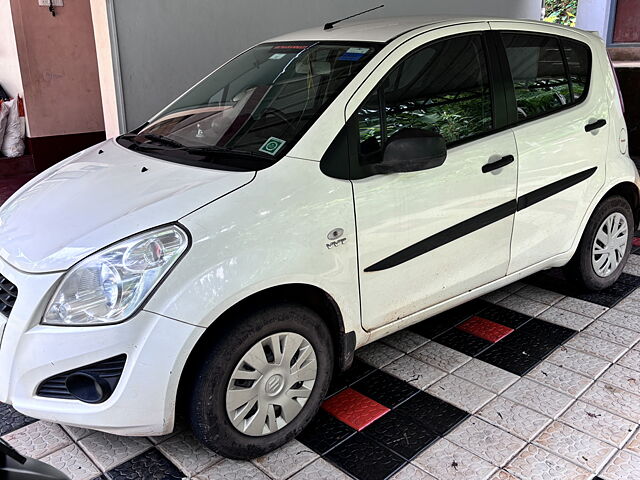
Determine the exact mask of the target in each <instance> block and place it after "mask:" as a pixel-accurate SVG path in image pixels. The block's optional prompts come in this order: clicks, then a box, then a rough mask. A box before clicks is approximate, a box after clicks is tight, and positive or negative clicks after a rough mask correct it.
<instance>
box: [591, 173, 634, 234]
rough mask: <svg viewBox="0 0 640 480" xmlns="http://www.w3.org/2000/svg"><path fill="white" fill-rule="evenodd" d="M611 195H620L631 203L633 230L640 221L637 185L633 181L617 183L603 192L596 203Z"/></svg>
mask: <svg viewBox="0 0 640 480" xmlns="http://www.w3.org/2000/svg"><path fill="white" fill-rule="evenodd" d="M613 195H620V196H621V197H622V198H624V199H625V200H627V201H628V202H629V205H631V211H632V212H633V223H634V225H633V229H634V231H635V229H636V228H637V227H638V223H639V222H640V192H639V191H638V187H637V185H636V184H635V183H633V182H622V183H618V184H616V185H614V186H613V187H612V188H610V189H609V190H608V191H607V193H605V194H604V196H603V197H602V199H601V200H600V202H598V204H600V203H602V202H603V201H604V200H605V199H607V198H609V197H611V196H613Z"/></svg>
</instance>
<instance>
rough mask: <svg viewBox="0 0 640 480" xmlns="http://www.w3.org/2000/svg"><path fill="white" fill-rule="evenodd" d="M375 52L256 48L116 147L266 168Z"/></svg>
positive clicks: (340, 47) (320, 46) (337, 46)
mask: <svg viewBox="0 0 640 480" xmlns="http://www.w3.org/2000/svg"><path fill="white" fill-rule="evenodd" d="M376 51H377V45H376V44H364V43H350V44H342V43H326V42H302V43H295V44H294V43H268V44H261V45H258V46H256V47H254V48H252V49H250V50H248V51H246V52H244V53H242V54H241V55H239V56H237V57H236V58H234V59H233V60H231V61H229V62H228V63H226V64H225V65H223V66H222V67H220V68H219V69H218V70H216V71H214V72H213V73H212V74H210V75H209V76H207V77H206V78H205V79H204V80H202V81H201V82H200V83H198V84H197V85H196V86H195V87H193V88H192V89H191V90H188V91H187V92H186V93H185V94H184V95H182V96H181V97H179V98H178V99H177V100H176V101H174V102H173V103H172V104H170V105H169V106H168V107H167V108H165V109H164V110H162V111H161V112H160V113H159V114H157V115H156V116H155V117H153V118H152V119H151V120H150V121H149V122H148V123H147V124H145V125H144V126H143V127H142V128H141V129H139V130H138V131H136V132H135V133H131V134H126V135H123V136H121V137H120V138H119V140H118V141H119V142H120V143H121V144H122V145H124V146H126V147H128V148H131V149H133V150H138V151H140V152H142V153H145V154H147V155H152V156H157V157H160V158H164V159H168V160H173V161H178V162H182V163H189V164H196V165H199V166H206V167H211V168H224V169H230V170H256V169H260V168H265V167H267V166H269V165H272V164H273V163H275V162H276V161H277V160H278V159H280V158H282V156H284V155H285V153H286V152H287V151H288V150H289V149H290V148H291V147H292V146H293V145H294V144H295V142H296V141H297V140H298V139H299V138H300V137H301V136H302V135H303V134H304V132H305V131H306V130H307V129H308V128H309V127H310V126H311V124H312V123H313V122H314V121H315V120H316V119H317V118H318V116H319V115H320V114H321V113H322V112H323V111H324V109H325V108H326V107H327V105H329V103H330V102H331V101H332V100H333V99H334V98H335V97H336V95H337V94H338V93H339V92H340V91H341V90H342V89H343V88H344V87H345V86H346V84H347V83H348V82H349V81H350V80H351V79H352V78H353V77H354V76H355V75H356V74H357V73H358V72H359V71H360V70H361V69H362V67H363V66H364V65H365V64H366V63H367V61H368V60H369V59H370V58H371V57H372V56H373V55H374V54H375V53H376Z"/></svg>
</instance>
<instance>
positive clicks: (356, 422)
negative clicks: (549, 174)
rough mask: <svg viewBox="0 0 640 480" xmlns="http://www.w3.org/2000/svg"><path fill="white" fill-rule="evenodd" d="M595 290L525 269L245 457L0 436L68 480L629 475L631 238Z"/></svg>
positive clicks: (400, 342)
mask: <svg viewBox="0 0 640 480" xmlns="http://www.w3.org/2000/svg"><path fill="white" fill-rule="evenodd" d="M637 243H638V245H639V246H637V247H635V250H636V252H634V255H632V258H631V260H630V262H629V265H628V266H627V268H626V269H625V274H624V275H623V276H622V278H621V279H620V281H619V282H618V283H617V284H616V285H614V286H613V287H611V288H610V289H608V290H607V291H604V292H599V293H584V292H579V291H576V290H574V289H572V288H571V287H570V283H568V282H567V281H566V280H565V279H563V278H562V277H561V275H560V274H559V273H558V272H555V271H552V272H547V273H544V274H539V275H537V276H535V277H532V278H528V279H526V280H525V281H524V282H518V283H517V284H514V285H510V286H508V287H505V288H504V289H502V290H500V291H498V292H493V293H491V294H489V295H487V296H485V297H484V298H483V299H481V300H476V301H472V302H469V303H467V304H465V305H463V306H461V307H458V308H456V309H454V310H452V311H450V312H446V313H444V314H441V315H439V316H437V317H435V318H432V319H430V320H428V321H425V322H422V323H420V324H417V325H415V326H413V327H410V328H409V329H408V330H405V331H402V332H399V333H397V334H395V335H393V336H391V337H387V338H385V339H383V340H381V341H379V342H376V343H375V344H372V345H369V346H367V347H365V348H363V349H361V350H359V351H358V352H357V357H358V358H357V360H356V362H355V364H354V366H353V368H352V369H351V370H349V371H348V372H346V373H344V374H342V375H341V376H340V377H339V378H337V379H335V381H334V384H333V386H332V388H331V392H330V396H329V398H328V399H327V400H326V402H325V403H324V404H323V408H322V409H321V411H320V413H319V414H318V415H317V417H316V418H315V420H314V421H313V423H312V424H311V425H310V426H309V428H308V429H307V430H305V431H304V432H303V434H302V435H301V436H300V437H299V438H298V439H297V440H295V441H293V442H291V443H289V444H288V445H286V446H284V447H282V448H281V449H279V450H277V451H275V452H273V453H271V454H269V455H266V456H264V457H262V458H258V459H255V460H253V461H251V462H238V461H233V460H228V459H223V458H221V457H219V456H217V455H215V454H214V453H212V452H210V451H209V450H207V449H206V448H204V447H202V446H201V445H200V444H198V442H197V441H196V440H195V438H194V437H193V436H192V435H191V433H190V432H189V431H188V429H186V428H185V427H184V426H179V427H177V429H176V431H175V432H174V433H173V434H171V435H167V436H164V437H161V438H125V437H117V436H113V435H107V434H104V433H99V432H92V431H89V430H84V429H78V428H71V427H66V426H59V425H54V424H50V423H47V422H42V421H36V420H34V419H30V418H26V417H24V416H22V415H20V414H19V413H17V412H15V411H14V410H13V409H12V408H10V407H9V406H7V405H2V404H0V436H2V438H4V439H5V440H7V441H8V442H9V443H11V444H12V445H14V446H15V447H16V448H17V449H18V450H19V451H20V452H22V453H23V454H25V455H28V456H32V457H36V458H39V459H41V460H43V461H45V462H47V463H50V464H52V465H54V466H56V467H57V468H59V469H61V470H62V471H64V472H65V473H67V474H68V475H69V476H70V477H71V478H72V479H74V480H79V479H87V480H89V479H93V478H105V479H111V480H120V479H181V478H185V477H186V478H194V479H201V480H205V479H227V478H228V479H246V478H256V479H287V478H292V479H296V480H301V479H347V478H358V479H367V480H369V479H371V480H375V479H385V478H392V479H431V480H433V479H439V480H449V479H465V480H466V479H468V480H483V479H491V480H499V479H500V480H514V479H520V480H530V479H531V480H535V479H562V480H580V479H594V478H596V479H605V480H632V479H638V478H640V429H639V425H640V308H637V307H640V289H638V287H639V286H640V241H638V242H637Z"/></svg>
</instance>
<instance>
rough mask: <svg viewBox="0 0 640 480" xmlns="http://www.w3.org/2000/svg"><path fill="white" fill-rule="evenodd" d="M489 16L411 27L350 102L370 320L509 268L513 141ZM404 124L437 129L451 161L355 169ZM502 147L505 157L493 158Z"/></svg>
mask: <svg viewBox="0 0 640 480" xmlns="http://www.w3.org/2000/svg"><path fill="white" fill-rule="evenodd" d="M487 27H488V25H487V24H486V23H483V24H469V25H463V26H458V27H453V28H450V29H442V30H440V31H438V32H435V34H434V33H429V34H426V35H424V36H422V37H421V38H416V39H414V40H413V41H412V43H411V44H412V48H411V49H406V50H405V54H404V56H403V57H400V58H399V59H398V57H399V56H400V55H397V56H396V57H395V59H394V58H393V56H390V58H389V59H388V61H386V62H384V63H382V64H381V66H380V67H379V70H378V72H377V73H378V79H379V80H376V82H377V84H375V85H372V86H370V87H368V88H367V87H366V84H365V85H364V86H363V88H366V91H367V93H366V96H365V97H364V98H362V96H361V97H360V98H358V96H357V95H356V96H355V97H354V102H357V104H356V105H355V106H353V105H350V106H348V109H349V108H352V111H353V110H355V112H354V115H353V116H352V117H351V120H350V122H351V123H355V128H354V129H353V130H354V131H355V134H354V137H355V138H356V140H355V147H354V150H355V151H357V157H358V158H357V160H356V162H357V164H356V165H354V168H352V173H353V175H352V184H353V192H354V199H355V213H356V222H357V235H358V261H359V270H360V288H361V298H362V317H363V326H364V328H365V329H367V330H369V329H373V328H377V327H381V326H384V325H386V324H388V323H391V322H393V321H395V320H398V319H401V318H403V317H406V316H408V315H410V314H413V313H415V312H418V311H420V310H423V309H425V308H427V307H430V306H433V305H436V304H438V303H440V302H442V301H444V300H447V299H449V298H452V297H454V296H457V295H459V294H461V293H464V292H466V291H469V290H471V289H473V288H476V287H478V286H479V285H483V284H485V283H488V282H491V281H493V280H496V279H498V278H501V277H503V276H504V275H505V274H506V271H507V266H508V262H509V251H510V241H511V231H512V223H513V214H514V212H515V188H516V173H517V163H516V161H515V156H516V154H517V152H516V148H515V140H514V136H513V133H512V132H511V131H510V130H509V129H502V131H498V130H499V128H498V127H499V126H500V123H501V122H503V118H502V117H503V116H504V115H503V114H502V113H500V109H501V108H502V107H503V103H504V102H501V101H500V96H501V95H502V93H501V92H497V91H496V90H495V88H493V87H494V82H493V81H492V80H491V79H492V78H493V79H495V73H496V72H494V71H493V69H492V68H491V66H490V65H491V63H490V58H491V55H490V54H489V50H488V44H487V41H486V38H485V36H484V34H483V32H482V31H481V30H486V29H487ZM447 32H449V35H447ZM435 35H438V36H437V37H436V38H435V39H433V38H434V36H435ZM438 37H440V38H438ZM443 37H444V38H443ZM432 39H433V40H432ZM420 40H422V41H420ZM398 53H400V52H398ZM380 77H382V78H380ZM502 98H504V96H503V95H502ZM405 129H421V130H435V131H436V132H438V133H440V134H442V135H443V136H444V137H445V139H446V141H447V144H448V153H447V158H446V161H445V162H444V164H442V165H441V166H439V167H436V168H431V169H428V170H422V171H416V172H408V173H391V174H383V175H373V176H366V175H363V176H359V175H358V174H357V172H358V168H359V167H362V166H363V165H366V164H369V163H377V162H381V159H382V154H383V151H384V148H385V146H386V145H387V144H388V142H389V139H390V138H392V137H394V136H395V135H398V134H400V132H402V131H403V130H405ZM501 159H504V160H502V163H499V164H498V165H503V166H502V167H499V166H498V165H494V167H495V168H487V165H488V164H490V163H493V162H500V161H501ZM483 167H484V168H483Z"/></svg>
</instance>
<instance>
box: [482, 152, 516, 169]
mask: <svg viewBox="0 0 640 480" xmlns="http://www.w3.org/2000/svg"><path fill="white" fill-rule="evenodd" d="M514 160H515V158H514V156H513V155H505V156H504V157H502V158H501V159H500V160H496V161H495V162H491V163H487V164H486V165H483V166H482V173H487V172H491V171H493V170H497V169H499V168H502V167H504V166H505V165H509V164H510V163H511V162H513V161H514Z"/></svg>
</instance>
